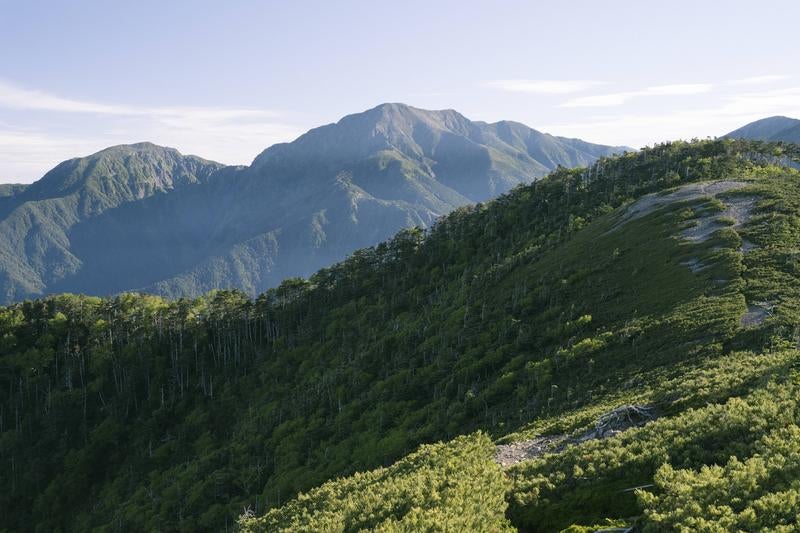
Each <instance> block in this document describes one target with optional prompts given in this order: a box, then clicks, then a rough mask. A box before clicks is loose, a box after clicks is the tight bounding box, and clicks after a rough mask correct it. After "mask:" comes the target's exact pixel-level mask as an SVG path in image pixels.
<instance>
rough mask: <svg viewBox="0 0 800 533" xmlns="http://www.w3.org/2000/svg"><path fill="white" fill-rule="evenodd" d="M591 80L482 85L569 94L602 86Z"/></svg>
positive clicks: (515, 81)
mask: <svg viewBox="0 0 800 533" xmlns="http://www.w3.org/2000/svg"><path fill="white" fill-rule="evenodd" d="M602 84H603V82H601V81H591V80H492V81H487V82H485V83H484V84H483V85H484V86H485V87H489V88H491V89H499V90H501V91H508V92H519V93H534V94H571V93H578V92H582V91H585V90H587V89H591V88H592V87H596V86H598V85H602Z"/></svg>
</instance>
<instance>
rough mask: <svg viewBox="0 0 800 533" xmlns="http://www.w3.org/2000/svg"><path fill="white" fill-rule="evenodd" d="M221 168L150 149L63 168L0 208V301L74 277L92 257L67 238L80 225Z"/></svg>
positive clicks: (113, 151) (107, 153) (111, 152)
mask: <svg viewBox="0 0 800 533" xmlns="http://www.w3.org/2000/svg"><path fill="white" fill-rule="evenodd" d="M221 167H222V166H221V165H219V164H218V163H213V162H210V161H205V160H203V159H200V158H197V157H193V156H182V155H181V154H179V153H178V152H177V151H176V150H173V149H169V148H162V147H158V146H155V145H152V144H150V143H141V144H136V145H131V146H117V147H112V148H108V149H106V150H103V151H102V152H98V153H97V154H94V155H92V156H89V157H85V158H79V159H71V160H69V161H65V162H64V163H61V164H60V165H58V166H57V167H56V168H54V169H53V170H51V171H50V172H48V173H47V174H46V175H45V176H44V177H43V178H42V179H40V180H39V181H37V182H35V183H33V184H31V185H29V186H27V187H25V188H24V189H23V190H21V191H20V192H17V193H16V194H14V195H12V196H10V197H8V200H7V201H6V202H5V203H2V204H0V291H2V292H0V294H1V295H2V296H0V298H2V299H3V300H5V301H13V300H17V299H21V298H23V297H28V296H31V295H34V294H41V293H43V292H48V288H49V287H52V286H53V285H56V284H59V283H63V282H64V280H66V279H69V278H70V277H71V276H73V275H75V274H76V273H78V272H80V271H81V269H82V268H83V264H84V262H85V261H87V260H91V258H90V257H80V256H78V255H76V254H75V253H74V250H73V248H72V244H71V242H70V238H71V234H72V232H73V231H74V230H75V228H76V227H77V226H78V225H79V224H81V223H82V222H85V221H88V220H94V219H96V217H98V216H100V215H102V214H103V213H106V212H108V211H111V210H114V209H115V208H118V207H120V206H124V205H126V204H128V203H131V202H136V201H141V200H143V199H146V198H150V197H152V196H154V195H156V194H162V193H166V192H169V191H173V190H181V189H182V188H184V187H187V186H189V185H192V184H197V183H201V182H203V181H205V180H207V179H208V178H209V177H210V176H211V175H212V174H213V173H214V172H216V171H217V170H219V169H220V168H221ZM97 252H98V253H99V254H101V255H102V254H104V253H105V251H104V250H102V249H100V250H98V251H97ZM108 275H113V273H108Z"/></svg>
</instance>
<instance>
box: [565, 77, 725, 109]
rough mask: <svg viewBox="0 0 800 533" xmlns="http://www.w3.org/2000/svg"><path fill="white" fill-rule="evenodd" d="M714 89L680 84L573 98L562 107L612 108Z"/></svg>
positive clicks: (694, 84) (696, 84) (699, 85)
mask: <svg viewBox="0 0 800 533" xmlns="http://www.w3.org/2000/svg"><path fill="white" fill-rule="evenodd" d="M713 88H714V86H713V85H711V84H709V83H679V84H672V85H656V86H653V87H646V88H644V89H641V90H638V91H624V92H619V93H610V94H597V95H592V96H582V97H579V98H573V99H571V100H568V101H566V102H564V103H563V104H561V107H612V106H619V105H622V104H624V103H626V102H628V101H629V100H631V99H633V98H638V97H646V96H684V95H693V94H703V93H707V92H711V90H712V89H713Z"/></svg>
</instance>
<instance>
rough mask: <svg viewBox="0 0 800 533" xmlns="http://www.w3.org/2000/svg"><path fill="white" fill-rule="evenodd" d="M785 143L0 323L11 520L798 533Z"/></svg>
mask: <svg viewBox="0 0 800 533" xmlns="http://www.w3.org/2000/svg"><path fill="white" fill-rule="evenodd" d="M793 149H794V147H792V146H784V147H781V146H778V145H764V144H760V143H751V142H744V141H733V140H720V141H701V142H695V143H682V142H679V143H671V144H666V145H661V146H657V147H654V148H649V149H645V150H643V151H641V152H639V153H635V154H627V155H625V156H622V157H618V158H611V159H606V160H603V161H602V162H601V163H599V164H596V165H594V166H592V167H590V168H589V169H576V170H567V169H561V170H558V171H557V172H555V173H553V174H551V175H550V176H549V177H547V178H546V179H544V180H541V181H539V182H535V183H534V184H531V185H528V186H524V187H520V188H517V189H515V190H514V191H512V192H511V193H510V194H508V195H505V196H502V197H500V198H499V199H497V200H495V201H492V202H489V203H487V204H483V205H480V206H474V207H464V208H461V209H457V210H456V211H454V212H453V213H451V214H450V215H448V216H446V217H445V218H443V219H442V220H441V221H439V222H438V223H437V224H436V225H434V227H433V228H432V229H430V230H429V231H427V232H422V231H419V230H405V231H402V232H401V233H399V234H398V235H397V236H396V237H395V238H393V239H392V240H390V241H388V242H385V243H383V244H381V245H378V246H376V247H374V248H369V249H364V250H360V251H358V252H356V253H354V254H352V256H351V257H350V258H348V259H347V260H346V261H344V262H342V263H340V264H337V265H334V266H332V267H330V268H326V269H323V270H321V271H319V272H317V273H316V274H315V275H313V276H312V277H311V278H310V279H308V280H301V279H291V280H287V281H286V282H284V283H282V284H281V285H280V286H279V287H277V288H275V289H272V290H270V291H268V292H267V293H265V294H263V295H262V296H260V297H259V298H258V299H257V300H255V301H252V300H249V299H248V298H246V297H245V296H244V295H243V294H241V293H238V292H216V293H211V294H209V295H207V296H205V297H203V298H199V299H196V300H179V301H173V302H170V301H166V300H163V299H161V298H157V297H152V296H141V295H132V294H127V295H122V296H119V297H116V298H113V299H100V298H91V297H82V296H70V295H62V296H53V297H49V298H47V299H44V300H40V301H36V302H27V303H23V304H17V305H14V306H10V307H7V308H4V309H3V310H2V311H0V328H2V329H0V342H2V343H3V344H2V347H3V349H2V351H0V353H2V354H3V355H2V356H0V365H2V367H0V370H1V371H0V380H2V381H0V386H2V387H3V390H4V394H3V395H2V396H0V408H1V409H2V412H3V413H7V414H4V416H3V417H2V421H3V422H2V424H3V425H2V427H0V437H2V438H0V454H2V456H3V458H6V459H7V460H4V461H3V462H2V463H0V468H2V469H3V470H2V476H3V478H4V479H7V480H9V481H8V482H7V485H8V486H10V487H11V490H9V491H6V492H4V493H2V494H0V498H2V499H0V505H2V507H3V508H4V509H11V510H12V512H11V513H8V514H7V515H6V516H3V517H0V519H2V520H4V522H3V523H2V524H0V527H4V528H8V529H12V530H13V529H20V528H22V527H27V526H29V525H30V524H36V525H37V526H38V527H39V528H40V529H43V530H55V529H62V530H90V529H93V528H110V527H120V528H122V529H130V530H153V529H162V530H163V529H166V530H192V531H198V530H219V529H222V528H224V527H226V526H230V525H232V524H233V521H234V519H235V518H236V517H237V516H239V515H240V514H242V512H243V510H244V509H249V511H248V512H247V513H245V516H244V517H243V518H242V520H241V525H242V527H244V528H245V529H266V530H270V531H273V530H292V531H293V530H304V529H305V530H326V529H331V528H333V529H345V530H355V529H357V528H377V527H383V528H384V529H386V530H393V529H394V530H397V529H400V530H403V529H405V530H409V529H411V530H413V529H425V528H430V527H433V526H434V525H436V524H449V525H450V526H449V527H451V528H452V529H464V528H479V527H483V528H487V529H498V530H500V529H507V528H511V527H520V528H523V529H526V530H543V531H553V530H559V529H560V528H564V527H567V526H570V525H571V524H577V525H581V526H595V525H600V524H603V523H608V522H607V521H606V519H609V520H611V523H614V524H619V525H622V524H626V525H629V524H630V523H631V522H632V521H633V520H638V521H639V523H640V524H641V525H642V526H643V527H646V528H650V529H652V530H658V529H659V528H661V529H664V528H670V527H672V528H674V527H683V528H687V529H693V528H694V529H698V528H699V527H700V526H703V525H704V524H706V525H707V526H708V527H709V528H711V527H712V526H714V525H716V527H717V529H722V530H725V529H728V530H729V529H731V528H732V527H733V528H738V529H743V530H752V529H758V528H759V527H764V528H767V529H770V530H774V529H775V528H776V527H777V526H780V525H782V524H783V525H790V524H792V522H791V520H795V519H796V517H795V515H796V512H795V514H794V515H791V513H792V512H793V511H792V510H793V509H795V507H793V505H792V503H791V502H792V501H796V500H792V498H796V497H797V495H798V494H797V490H798V487H796V486H795V484H793V482H794V481H793V480H794V479H795V477H793V476H795V474H794V472H795V471H796V464H795V463H796V461H795V459H796V456H797V454H796V453H795V452H794V451H793V450H794V448H793V443H796V439H794V435H795V434H796V433H797V431H798V429H797V423H798V421H800V408H799V407H798V403H797V398H798V395H797V390H796V388H797V383H798V381H797V378H796V372H795V370H793V369H794V368H795V367H796V366H797V365H798V361H800V354H798V351H797V349H796V347H797V333H796V327H795V326H796V323H797V321H798V319H800V314H798V312H799V311H798V308H797V305H796V302H797V301H798V297H799V296H800V277H799V276H798V271H797V265H796V253H795V252H796V250H797V248H798V246H799V245H800V233H798V231H797V228H798V227H800V226H798V224H797V220H798V217H800V188H799V187H800V185H798V184H800V179H798V178H800V174H798V171H797V170H795V169H791V168H786V167H784V166H781V163H782V162H783V161H784V156H791V157H794V158H798V157H800V154H798V153H788V152H786V151H787V150H788V151H791V150H793ZM782 151H783V152H782ZM625 406H632V407H630V408H627V407H625ZM642 413H644V414H642ZM634 415H635V416H634ZM476 431H480V432H479V433H476ZM487 435H488V436H490V437H491V438H492V439H495V441H496V442H497V441H500V442H502V443H503V445H506V446H509V445H512V444H515V443H516V446H517V448H512V449H524V450H528V451H527V452H525V453H526V454H528V455H524V456H522V457H518V458H517V459H515V460H514V462H512V464H508V463H506V466H504V467H502V466H500V465H499V464H497V463H495V462H494V461H493V458H492V453H493V448H494V445H493V444H492V443H490V442H489V438H487ZM436 441H445V443H443V444H438V445H434V446H431V447H422V448H420V449H419V451H418V453H412V452H414V450H415V449H416V447H417V446H418V445H420V444H426V443H433V442H436ZM537 450H538V451H537ZM409 453H411V455H408V454H409ZM731 457H736V459H731ZM765 458H766V459H765ZM767 459H768V460H767ZM398 460H399V462H397V463H396V464H395V465H394V466H389V467H388V468H385V469H379V468H380V467H384V466H387V465H391V464H392V463H393V462H395V461H398ZM713 464H719V465H725V467H724V468H712V469H704V468H703V467H704V466H705V465H713ZM376 468H378V470H373V471H371V472H368V473H357V472H361V471H364V470H372V469H376ZM503 468H505V470H502V469H503ZM748 472H750V474H752V475H750V474H748ZM781 472H786V474H785V475H784V474H781ZM748 475H749V477H748ZM340 476H350V477H345V478H343V479H340ZM748 479H749V480H750V481H749V482H748V483H745V480H748ZM326 482H327V483H326ZM318 485H319V487H318V488H317V489H313V490H311V491H310V492H309V493H308V494H306V495H303V496H300V497H298V498H297V499H292V498H293V497H294V496H295V495H297V493H298V492H300V491H307V490H309V489H311V488H312V487H314V486H318ZM477 487H480V488H481V489H478V488H477ZM636 487H641V490H638V491H637V490H636ZM287 500H288V501H287ZM719 501H730V502H731V508H730V509H729V510H726V509H723V511H724V512H722V513H720V511H719V506H718V505H717V504H718V502H719ZM686 509H689V510H690V511H691V512H688V511H685V510H686ZM681 513H684V514H681ZM787 513H788V514H787ZM790 515H791V516H790ZM793 517H795V518H793ZM692 520H694V521H695V522H692ZM701 520H702V521H706V522H700V521H701ZM747 520H749V522H747ZM708 524H711V525H708Z"/></svg>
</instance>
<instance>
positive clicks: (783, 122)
mask: <svg viewBox="0 0 800 533" xmlns="http://www.w3.org/2000/svg"><path fill="white" fill-rule="evenodd" d="M725 137H728V138H731V139H750V140H754V141H784V142H800V120H797V119H795V118H790V117H785V116H782V115H776V116H774V117H767V118H762V119H760V120H756V121H755V122H751V123H749V124H746V125H744V126H742V127H741V128H739V129H736V130H733V131H732V132H730V133H728V134H727V135H725Z"/></svg>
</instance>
